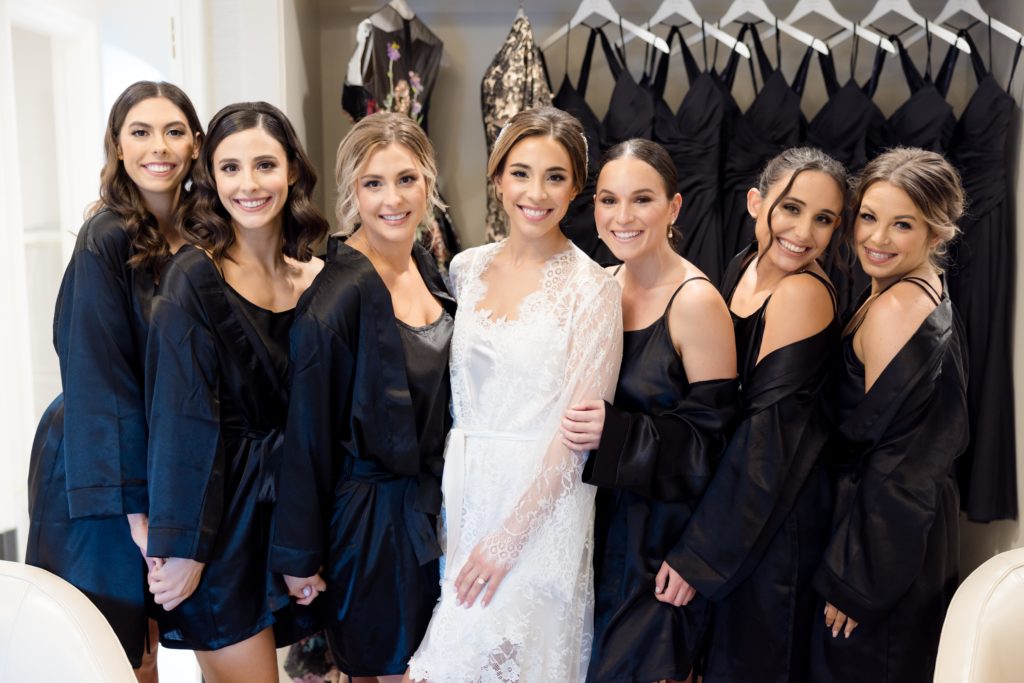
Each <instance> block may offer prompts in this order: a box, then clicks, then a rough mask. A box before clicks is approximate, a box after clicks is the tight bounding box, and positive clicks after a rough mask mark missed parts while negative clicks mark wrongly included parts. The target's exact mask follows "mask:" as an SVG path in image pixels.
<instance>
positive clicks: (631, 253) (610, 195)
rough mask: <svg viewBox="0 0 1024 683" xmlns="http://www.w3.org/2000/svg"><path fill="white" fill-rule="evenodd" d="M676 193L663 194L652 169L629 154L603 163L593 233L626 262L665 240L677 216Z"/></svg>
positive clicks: (661, 184)
mask: <svg viewBox="0 0 1024 683" xmlns="http://www.w3.org/2000/svg"><path fill="white" fill-rule="evenodd" d="M681 202H682V200H681V198H680V196H679V194H675V195H674V196H672V197H671V198H669V197H668V196H666V190H665V181H664V180H663V179H662V177H661V176H660V175H659V174H658V172H657V171H656V170H654V168H653V167H652V166H651V165H650V164H648V163H646V162H644V161H641V160H640V159H637V158H636V157H632V156H624V157H619V158H618V159H613V160H612V161H609V162H608V163H606V164H605V165H604V167H603V168H602V169H601V174H600V176H598V179H597V193H596V194H595V195H594V220H595V222H596V223H597V232H598V235H600V237H601V239H602V240H603V241H604V243H605V244H607V245H608V247H609V248H610V249H611V250H612V253H613V254H615V258H617V259H619V260H620V261H630V260H631V259H635V258H637V257H638V256H642V255H644V254H647V253H649V252H650V251H651V250H653V249H658V248H661V247H663V246H665V245H666V244H667V243H668V226H669V225H671V224H672V223H674V222H675V219H676V216H678V215H679V206H680V204H681Z"/></svg>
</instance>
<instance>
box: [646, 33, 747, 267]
mask: <svg viewBox="0 0 1024 683" xmlns="http://www.w3.org/2000/svg"><path fill="white" fill-rule="evenodd" d="M676 38H678V39H679V47H680V50H681V52H682V56H683V65H684V67H685V68H686V76H687V79H688V81H689V83H690V88H689V90H688V91H687V92H686V95H685V96H684V97H683V101H682V102H681V103H680V105H679V109H678V110H677V111H676V112H675V114H673V113H672V111H671V109H669V107H668V105H667V104H665V102H664V100H663V95H664V92H665V84H666V82H667V78H668V60H669V59H670V57H671V55H665V54H663V55H662V56H661V63H660V64H659V67H658V71H657V74H656V75H655V81H654V94H655V111H654V124H653V137H654V141H655V142H658V143H660V144H661V145H662V146H663V147H665V149H666V151H668V153H669V155H670V156H671V157H672V161H673V162H675V165H676V171H677V172H678V174H679V187H678V190H679V193H680V194H681V195H682V196H683V205H682V208H681V209H680V211H679V219H678V223H679V227H680V229H681V231H682V242H681V244H679V245H676V247H677V251H679V253H680V254H682V255H683V257H684V258H686V259H687V260H689V261H691V262H692V263H693V264H694V265H695V266H697V267H698V268H700V269H701V270H702V271H703V272H704V274H705V275H707V276H708V278H709V279H710V280H711V281H712V282H713V283H715V284H716V285H717V284H718V283H719V282H720V280H721V275H722V215H721V197H720V194H721V180H722V161H723V150H724V147H725V141H726V140H727V139H728V138H729V137H730V136H731V132H732V121H733V120H734V119H735V118H736V117H737V116H738V115H739V107H737V106H736V102H735V101H734V100H733V98H732V95H730V94H729V93H728V92H727V91H726V89H725V87H724V85H723V84H722V81H721V79H720V77H719V75H718V74H716V73H715V72H714V70H713V69H708V68H707V59H706V58H705V60H704V61H705V69H704V70H703V71H701V69H700V68H699V67H698V66H697V62H696V61H695V60H694V58H693V54H692V53H691V52H690V48H689V47H688V46H687V45H686V40H685V39H684V37H683V34H682V33H681V32H680V31H679V28H678V27H675V26H673V27H672V29H671V31H670V32H669V35H668V39H667V41H668V43H669V47H671V45H672V42H673V40H674V39H676ZM706 50H707V48H706V47H705V51H706ZM705 56H706V55H705Z"/></svg>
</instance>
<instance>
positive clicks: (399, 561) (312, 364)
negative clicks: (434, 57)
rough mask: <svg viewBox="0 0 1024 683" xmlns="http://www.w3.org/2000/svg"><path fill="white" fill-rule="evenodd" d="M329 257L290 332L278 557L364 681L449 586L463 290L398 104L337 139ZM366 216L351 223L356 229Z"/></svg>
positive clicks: (395, 666)
mask: <svg viewBox="0 0 1024 683" xmlns="http://www.w3.org/2000/svg"><path fill="white" fill-rule="evenodd" d="M338 168H339V169H340V172H339V175H338V178H337V182H338V189H339V195H340V196H341V197H342V198H343V201H342V207H341V208H340V209H339V216H338V219H339V223H340V224H341V226H342V230H343V231H349V232H350V234H349V236H348V237H347V238H343V237H332V238H331V240H330V243H329V245H328V253H327V265H326V267H325V268H324V270H323V272H322V273H321V274H320V276H319V277H318V278H317V280H316V282H315V284H314V286H313V287H312V288H311V290H310V292H309V293H308V294H307V296H306V297H305V298H304V299H303V301H302V303H301V306H300V309H299V313H298V316H297V318H296V321H295V326H294V328H293V330H292V335H291V362H292V367H293V376H292V385H291V391H292V393H291V406H290V408H289V411H288V423H287V428H286V430H285V435H284V452H285V453H286V456H285V460H284V462H283V463H282V469H281V481H280V484H281V487H280V491H281V495H280V496H279V497H278V502H277V506H276V508H275V512H274V529H273V534H272V545H271V567H272V568H273V570H274V571H276V572H279V573H281V574H284V575H285V579H286V581H287V582H288V584H289V588H290V589H291V593H292V595H293V596H295V597H296V598H298V599H299V600H300V602H309V601H311V600H312V599H313V598H315V597H316V596H317V592H318V591H319V590H321V589H323V588H324V583H323V582H322V581H321V579H320V577H319V576H318V573H322V576H323V580H324V581H326V592H325V593H324V595H323V597H321V598H320V600H319V601H318V603H325V604H322V612H323V614H324V615H325V617H324V626H325V629H324V630H325V633H326V635H327V641H328V644H329V646H330V648H331V654H332V655H333V659H334V662H335V663H336V664H337V666H338V668H339V669H340V670H341V671H342V672H343V673H345V674H347V675H348V676H350V677H352V678H353V681H356V682H358V681H360V680H363V679H364V677H367V678H370V679H373V677H375V676H385V675H387V676H391V675H401V674H402V673H404V672H405V669H406V665H407V663H408V660H409V657H410V656H411V655H412V653H413V651H414V650H415V648H416V647H417V646H418V645H419V643H420V641H421V640H422V639H423V635H424V633H426V630H427V625H428V624H429V622H430V616H431V614H432V612H433V609H434V605H435V603H436V602H437V599H438V597H439V595H440V574H439V562H438V558H439V557H440V555H441V548H440V545H439V543H438V539H437V534H436V528H437V522H438V519H437V518H438V515H439V514H440V508H441V479H440V475H441V467H442V463H443V453H444V441H445V437H446V435H447V432H448V429H449V427H450V426H451V414H450V412H449V395H450V388H449V380H448V349H449V344H450V341H451V334H452V329H453V321H454V315H455V301H454V299H452V298H451V297H450V296H449V294H448V292H447V290H446V289H445V285H444V282H443V280H442V278H441V275H440V273H439V272H438V271H437V268H436V267H435V265H434V262H433V260H432V258H431V257H430V255H429V254H428V253H427V252H426V251H425V250H424V249H422V248H421V247H419V246H418V245H414V240H415V238H416V229H417V226H419V225H420V222H421V221H422V220H423V217H424V216H425V215H426V212H427V211H428V209H430V208H432V207H431V205H433V204H436V203H437V202H438V199H437V195H436V190H435V187H436V186H435V179H436V174H437V170H436V163H435V161H434V153H433V147H432V146H431V144H430V142H429V141H428V140H427V138H426V136H425V134H424V133H423V131H422V129H421V128H420V127H419V126H417V125H416V124H415V122H413V121H412V120H411V119H409V118H408V117H405V116H403V115H400V114H392V113H378V114H373V115H371V116H368V117H367V118H365V119H363V120H361V121H360V122H359V123H357V124H356V125H355V126H354V127H353V128H352V130H351V131H350V132H349V134H348V136H347V137H346V138H345V140H344V141H343V142H342V144H341V147H340V148H339V149H338ZM353 229H354V231H353Z"/></svg>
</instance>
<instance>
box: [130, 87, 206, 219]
mask: <svg viewBox="0 0 1024 683" xmlns="http://www.w3.org/2000/svg"><path fill="white" fill-rule="evenodd" d="M198 156H199V145H198V143H197V135H196V133H195V132H194V131H193V130H192V129H191V128H189V125H188V123H187V119H186V118H185V114H184V113H182V111H181V109H179V108H178V107H177V106H176V105H175V104H174V103H173V102H171V101H170V100H169V99H167V98H165V97H150V98H148V99H145V100H142V101H141V102H139V103H138V104H136V105H135V106H134V107H132V108H131V109H129V110H128V114H127V115H126V116H125V119H124V124H123V125H122V126H121V132H120V133H119V135H118V136H117V157H118V159H120V160H121V162H122V163H123V164H124V170H125V172H126V173H127V174H128V177H129V178H131V180H132V182H134V183H135V185H136V186H138V188H139V192H140V193H141V194H142V197H143V199H144V200H146V201H147V202H148V203H153V200H155V199H156V198H157V197H164V198H166V197H167V196H174V195H175V194H176V193H177V192H178V190H179V189H180V187H181V183H182V181H183V180H184V179H185V176H186V175H187V174H188V171H189V169H190V168H191V167H192V161H193V160H194V159H196V158H197V157H198Z"/></svg>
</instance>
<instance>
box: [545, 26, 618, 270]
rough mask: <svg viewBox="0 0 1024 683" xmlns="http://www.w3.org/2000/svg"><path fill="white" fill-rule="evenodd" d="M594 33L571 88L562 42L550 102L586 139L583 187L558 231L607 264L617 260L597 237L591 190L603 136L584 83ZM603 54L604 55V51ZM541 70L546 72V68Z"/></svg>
mask: <svg viewBox="0 0 1024 683" xmlns="http://www.w3.org/2000/svg"><path fill="white" fill-rule="evenodd" d="M597 36H598V30H597V29H594V28H592V29H590V37H589V38H587V48H586V50H585V51H584V53H583V62H582V64H581V65H580V75H579V79H577V82H576V86H575V87H574V86H573V84H572V81H570V80H569V63H568V59H569V46H568V44H566V53H565V54H566V65H565V66H566V69H565V76H564V77H563V78H562V84H561V85H560V86H559V88H558V92H557V93H555V97H554V99H553V100H552V102H551V103H552V104H553V105H554V106H555V107H558V108H559V109H561V110H562V111H565V112H568V113H570V114H572V115H573V116H575V117H576V119H577V120H579V122H580V124H581V125H582V126H583V134H584V136H585V137H586V139H587V182H586V184H585V185H584V187H583V190H582V191H581V192H580V193H579V194H578V195H576V197H575V198H574V199H573V200H572V202H570V203H569V210H568V211H567V212H566V214H565V217H564V218H563V219H562V223H561V228H562V233H563V234H564V235H565V236H566V237H568V238H569V239H570V240H572V243H573V244H575V245H576V246H577V247H579V248H580V250H582V251H583V253H585V254H586V255H587V256H589V257H590V258H592V259H594V260H595V261H596V262H597V263H600V264H601V265H602V266H608V265H612V264H615V263H618V262H619V260H618V259H617V258H615V256H614V255H613V254H612V252H611V250H610V249H609V248H608V247H607V246H606V245H605V243H604V242H602V241H601V240H600V239H599V238H598V236H597V225H596V224H595V223H594V192H595V189H596V186H597V174H598V170H599V167H600V164H601V153H602V147H601V145H602V140H603V135H602V131H601V121H600V120H599V119H598V118H597V115H596V114H594V110H593V109H591V108H590V105H589V104H587V84H588V83H589V82H590V66H591V63H592V60H593V56H594V47H595V46H596V45H597ZM568 40H569V38H568V36H566V41H568ZM602 47H603V46H602ZM605 54H606V55H607V54H608V52H605ZM610 66H611V63H610V62H609V67H610ZM545 73H547V68H546V67H545Z"/></svg>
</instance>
